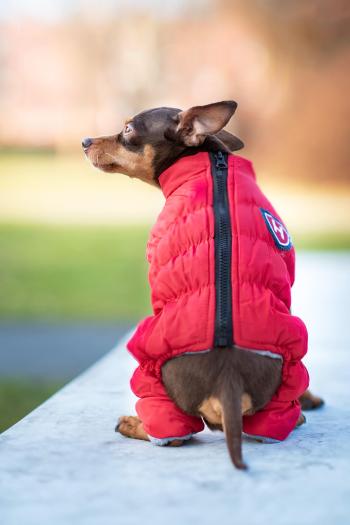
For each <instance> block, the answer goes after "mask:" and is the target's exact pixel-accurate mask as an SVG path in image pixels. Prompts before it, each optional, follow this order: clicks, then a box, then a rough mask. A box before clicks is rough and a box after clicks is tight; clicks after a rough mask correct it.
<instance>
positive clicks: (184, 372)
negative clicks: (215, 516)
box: [82, 102, 323, 468]
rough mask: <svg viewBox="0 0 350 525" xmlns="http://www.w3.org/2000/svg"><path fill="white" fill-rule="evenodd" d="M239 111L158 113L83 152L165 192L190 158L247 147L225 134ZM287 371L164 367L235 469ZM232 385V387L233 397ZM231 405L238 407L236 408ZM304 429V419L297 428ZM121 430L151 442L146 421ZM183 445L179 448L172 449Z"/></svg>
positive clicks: (218, 358)
mask: <svg viewBox="0 0 350 525" xmlns="http://www.w3.org/2000/svg"><path fill="white" fill-rule="evenodd" d="M235 109H236V104H235V103H233V102H220V103H216V104H209V105H207V106H197V107H194V108H190V109H189V110H187V111H181V110H179V109H175V108H157V109H153V110H149V111H145V112H142V113H140V114H138V115H136V116H135V117H133V118H132V119H129V120H128V121H127V122H126V123H125V125H124V127H123V129H122V131H121V132H120V133H119V134H116V135H112V136H106V137H99V138H93V139H92V138H86V139H84V140H83V142H82V146H83V148H84V151H85V154H86V156H87V157H88V159H89V160H90V161H91V162H92V164H93V165H94V166H95V167H96V168H99V169H101V170H103V171H105V172H108V173H124V174H126V175H128V176H129V177H132V178H139V179H141V180H143V181H145V182H147V183H149V184H152V185H155V186H159V183H158V177H159V176H160V174H161V173H162V172H163V171H164V170H165V169H167V168H169V167H170V166H171V165H173V164H174V163H175V162H176V161H177V160H178V159H180V158H182V157H184V156H188V155H193V154H195V153H197V152H201V151H207V152H211V151H218V149H220V150H222V151H225V152H228V153H230V152H233V151H235V150H238V149H240V148H242V147H243V143H242V142H241V141H240V140H239V139H238V138H237V137H235V136H233V135H232V134H231V133H229V132H227V131H225V130H224V129H222V128H223V127H224V126H225V125H226V124H227V122H228V120H229V119H230V117H231V115H232V114H233V112H234V110H235ZM209 120H210V121H211V123H213V122H214V127H213V125H212V124H211V129H210V130H208V129H206V122H207V121H209ZM281 369H282V364H281V360H279V359H271V358H270V357H267V356H264V355H259V354H257V353H253V352H247V351H245V350H243V349H240V348H237V347H233V348H223V349H221V350H220V351H219V352H207V353H198V354H197V355H193V354H191V355H182V356H180V357H177V358H176V359H170V360H168V361H167V362H166V363H165V364H164V366H163V367H162V381H163V383H164V385H165V388H166V391H167V393H168V395H169V397H170V398H171V399H172V400H174V402H175V403H176V405H177V406H178V407H180V408H181V409H182V410H183V411H184V412H186V413H187V414H190V415H194V416H198V417H202V418H203V420H204V421H205V423H206V424H207V426H208V427H209V428H211V429H213V430H225V433H226V440H227V444H228V448H229V452H230V456H231V458H232V461H233V463H234V464H235V466H236V467H238V468H246V465H245V464H244V463H243V461H242V454H241V432H242V415H249V414H253V413H255V412H256V411H258V410H260V409H261V408H263V407H264V406H265V405H266V404H267V403H268V402H269V401H270V400H271V398H272V396H273V395H274V393H275V392H276V390H277V388H278V386H279V384H280V382H281ZM225 385H230V386H228V387H227V389H226V386H225ZM225 389H226V390H225ZM235 390H237V396H239V407H238V410H227V408H225V406H224V405H225V403H226V401H225V395H226V397H227V395H228V394H227V392H230V396H231V395H232V396H233V397H235ZM237 399H238V397H237ZM300 402H301V405H302V408H303V409H304V410H310V409H314V408H318V407H319V406H321V405H322V404H323V401H322V399H320V398H319V397H316V396H314V395H313V394H311V392H310V391H306V392H305V393H304V394H303V396H302V397H301V398H300ZM230 403H231V405H232V399H230V400H228V405H230ZM231 405H230V406H231ZM225 411H226V413H225ZM229 419H230V421H229ZM304 421H305V418H304V416H303V415H301V417H300V418H299V420H298V422H297V425H300V424H302V423H303V422H304ZM117 430H118V431H119V432H120V433H121V434H123V435H124V436H128V437H132V438H136V439H144V440H148V439H149V437H148V435H147V433H146V432H145V430H144V428H143V424H142V421H141V420H140V419H139V418H137V417H134V416H124V417H121V418H120V420H119V423H118V425H117ZM182 443H183V441H182V440H175V441H172V442H171V443H169V444H170V445H173V446H176V445H181V444H182Z"/></svg>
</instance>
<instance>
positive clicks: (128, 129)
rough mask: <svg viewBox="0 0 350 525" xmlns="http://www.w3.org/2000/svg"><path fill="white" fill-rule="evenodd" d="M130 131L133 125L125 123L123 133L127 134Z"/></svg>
mask: <svg viewBox="0 0 350 525" xmlns="http://www.w3.org/2000/svg"><path fill="white" fill-rule="evenodd" d="M132 131H133V127H132V126H131V125H130V124H126V126H125V128H124V135H128V134H129V133H131V132H132Z"/></svg>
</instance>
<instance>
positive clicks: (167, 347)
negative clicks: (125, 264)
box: [128, 152, 308, 445]
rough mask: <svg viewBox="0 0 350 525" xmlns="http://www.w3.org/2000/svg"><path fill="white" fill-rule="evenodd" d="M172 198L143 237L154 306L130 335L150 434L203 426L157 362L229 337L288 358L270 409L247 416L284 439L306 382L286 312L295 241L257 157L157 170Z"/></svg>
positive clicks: (300, 327)
mask: <svg viewBox="0 0 350 525" xmlns="http://www.w3.org/2000/svg"><path fill="white" fill-rule="evenodd" d="M159 183H160V186H161V188H162V191H163V193H164V195H165V198H166V202H165V205H164V208H163V210H162V212H161V213H160V215H159V217H158V219H157V222H156V224H155V226H154V227H153V229H152V231H151V235H150V239H149V242H148V247H147V258H148V261H149V263H150V271H149V281H150V285H151V291H152V306H153V315H151V316H150V317H147V318H146V319H145V320H143V321H142V322H141V323H140V324H139V326H138V328H137V330H136V332H135V334H134V335H133V337H132V338H131V340H130V341H129V343H128V349H129V351H130V352H131V353H132V355H133V356H134V357H135V358H136V359H137V361H138V362H139V367H138V368H137V369H136V371H135V372H134V374H133V377H132V379H131V388H132V391H133V392H134V393H135V394H136V396H138V397H139V398H140V399H139V400H138V401H137V403H136V411H137V414H138V416H139V417H140V419H141V420H142V422H143V425H144V429H145V431H146V432H147V434H148V435H149V436H150V439H151V441H153V442H155V443H157V444H161V445H163V444H166V443H167V442H169V441H170V440H172V439H175V438H182V439H186V438H189V437H191V436H192V435H193V434H194V433H196V432H199V431H201V430H202V429H203V428H204V425H203V421H202V420H201V419H200V418H197V417H193V416H189V415H187V414H186V413H184V412H183V411H182V410H181V409H180V408H178V407H177V406H176V405H175V404H174V402H173V401H172V400H171V399H170V398H169V397H168V395H167V393H166V391H165V388H164V385H163V383H162V379H161V367H162V365H163V364H164V363H165V361H167V360H168V359H171V358H173V357H175V356H178V355H180V354H184V353H192V352H203V351H208V350H210V351H213V352H215V348H216V347H218V346H231V345H233V344H235V345H237V346H239V347H241V348H244V349H247V351H258V352H261V353H267V354H268V355H270V356H271V357H278V358H282V359H283V368H282V381H281V385H280V387H279V389H278V390H277V392H276V393H275V395H274V396H273V398H272V400H271V401H270V402H269V403H268V404H267V405H266V406H265V408H264V409H262V410H260V411H259V412H257V413H255V414H254V415H251V416H244V417H243V430H244V432H246V433H247V434H250V435H255V436H260V437H264V438H270V439H273V440H283V439H285V438H286V437H287V436H288V434H289V433H290V432H291V431H292V430H293V428H294V427H295V424H296V422H297V419H298V417H299V415H300V405H299V402H298V398H299V396H300V395H301V394H302V393H303V392H304V391H305V390H306V388H307V386H308V373H307V370H306V368H305V367H304V365H303V364H302V362H301V359H302V357H303V356H304V355H305V353H306V350H307V331H306V328H305V325H304V324H303V322H302V321H301V320H300V319H299V318H298V317H295V316H293V315H291V313H290V303H291V286H292V284H293V281H294V249H293V247H292V244H291V239H290V236H289V234H288V231H287V230H286V228H285V226H284V224H283V223H282V221H281V219H280V218H279V216H278V215H277V213H276V212H275V210H274V209H273V207H272V206H271V204H270V202H269V201H268V200H267V199H266V197H265V196H264V195H263V193H262V192H261V190H260V189H259V187H258V185H257V184H256V181H255V175H254V171H253V168H252V165H251V163H250V162H249V161H248V160H245V159H243V158H242V157H239V156H236V155H227V154H222V153H221V152H219V153H218V154H216V155H214V154H212V153H210V154H209V153H206V152H201V153H197V154H195V155H193V156H188V157H183V158H181V159H179V160H178V161H177V162H176V163H175V164H173V165H172V166H171V167H170V168H168V169H166V170H165V171H164V172H163V173H162V174H161V176H160V178H159Z"/></svg>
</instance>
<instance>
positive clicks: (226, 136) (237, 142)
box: [215, 129, 244, 151]
mask: <svg viewBox="0 0 350 525" xmlns="http://www.w3.org/2000/svg"><path fill="white" fill-rule="evenodd" d="M215 137H216V138H217V139H219V141H220V142H222V143H223V144H224V146H226V148H227V149H228V150H229V151H237V150H238V149H242V148H244V142H242V141H241V139H239V138H238V137H236V136H235V135H232V133H230V132H229V131H226V129H222V130H220V131H219V132H218V133H215Z"/></svg>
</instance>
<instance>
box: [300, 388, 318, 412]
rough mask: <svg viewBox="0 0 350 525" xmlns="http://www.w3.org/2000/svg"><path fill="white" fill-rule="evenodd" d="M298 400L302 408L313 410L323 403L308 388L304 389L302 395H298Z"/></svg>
mask: <svg viewBox="0 0 350 525" xmlns="http://www.w3.org/2000/svg"><path fill="white" fill-rule="evenodd" d="M299 401H300V404H301V408H302V410H315V409H316V408H320V407H321V406H322V405H324V401H323V399H322V398H321V397H318V396H315V395H314V394H312V393H311V392H310V390H306V391H305V392H304V393H303V395H302V396H300V398H299Z"/></svg>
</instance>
